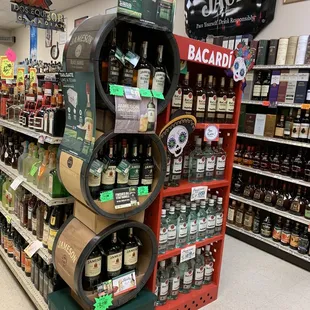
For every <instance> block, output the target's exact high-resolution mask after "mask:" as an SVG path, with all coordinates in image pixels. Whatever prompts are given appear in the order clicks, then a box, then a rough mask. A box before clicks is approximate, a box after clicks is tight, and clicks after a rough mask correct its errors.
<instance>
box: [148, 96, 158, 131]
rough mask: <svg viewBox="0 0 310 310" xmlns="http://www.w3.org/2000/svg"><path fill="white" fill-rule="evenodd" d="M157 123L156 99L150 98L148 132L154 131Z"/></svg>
mask: <svg viewBox="0 0 310 310" xmlns="http://www.w3.org/2000/svg"><path fill="white" fill-rule="evenodd" d="M155 123H156V107H155V104H154V99H153V98H150V99H149V103H148V104H147V131H148V132H150V131H154V130H155Z"/></svg>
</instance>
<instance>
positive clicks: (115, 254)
mask: <svg viewBox="0 0 310 310" xmlns="http://www.w3.org/2000/svg"><path fill="white" fill-rule="evenodd" d="M102 252H103V253H104V254H105V256H106V262H105V266H106V270H107V277H108V279H112V278H114V277H117V276H119V275H120V274H121V271H122V262H123V250H122V246H121V244H120V242H119V241H118V238H117V233H116V232H114V233H113V234H112V236H111V240H110V243H109V244H108V246H107V247H106V248H105V250H104V251H102Z"/></svg>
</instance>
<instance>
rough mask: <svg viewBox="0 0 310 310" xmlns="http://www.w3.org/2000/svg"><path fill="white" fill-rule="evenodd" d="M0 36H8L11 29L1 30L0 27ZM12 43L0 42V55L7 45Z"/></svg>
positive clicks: (3, 52)
mask: <svg viewBox="0 0 310 310" xmlns="http://www.w3.org/2000/svg"><path fill="white" fill-rule="evenodd" d="M0 36H1V37H10V36H11V31H9V30H1V29H0ZM12 46H13V44H0V55H4V54H5V52H6V50H7V49H8V47H12Z"/></svg>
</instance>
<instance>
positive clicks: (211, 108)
mask: <svg viewBox="0 0 310 310" xmlns="http://www.w3.org/2000/svg"><path fill="white" fill-rule="evenodd" d="M212 85H213V76H212V75H209V78H208V85H207V89H206V96H207V98H206V101H207V106H206V111H205V122H206V123H209V122H210V123H213V122H215V113H216V102H217V96H216V92H215V90H214V89H213V86H212Z"/></svg>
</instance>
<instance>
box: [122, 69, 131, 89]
mask: <svg viewBox="0 0 310 310" xmlns="http://www.w3.org/2000/svg"><path fill="white" fill-rule="evenodd" d="M132 82H133V69H132V67H131V65H129V66H128V67H124V69H123V84H124V85H128V86H132Z"/></svg>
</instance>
